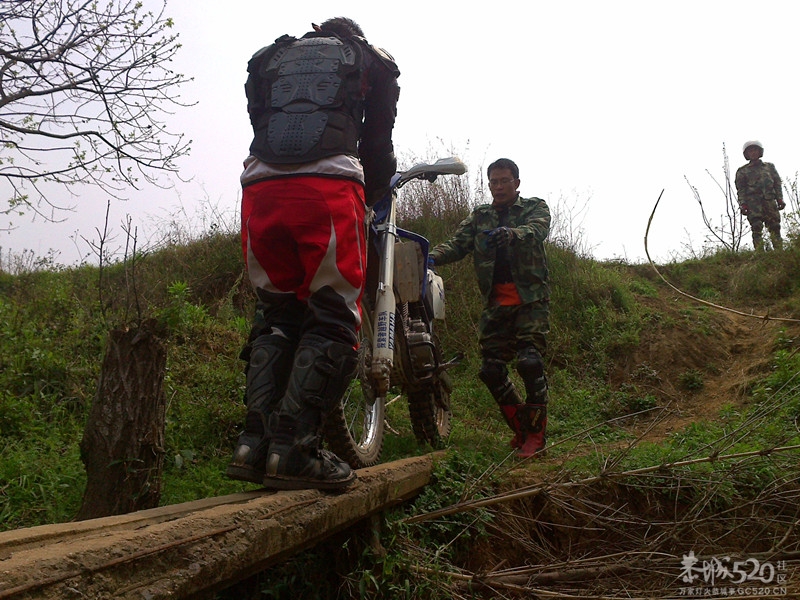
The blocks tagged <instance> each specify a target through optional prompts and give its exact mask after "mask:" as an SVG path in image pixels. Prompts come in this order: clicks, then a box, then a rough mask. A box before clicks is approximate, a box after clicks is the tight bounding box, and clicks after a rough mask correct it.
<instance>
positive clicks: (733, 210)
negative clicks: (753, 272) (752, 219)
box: [686, 144, 745, 252]
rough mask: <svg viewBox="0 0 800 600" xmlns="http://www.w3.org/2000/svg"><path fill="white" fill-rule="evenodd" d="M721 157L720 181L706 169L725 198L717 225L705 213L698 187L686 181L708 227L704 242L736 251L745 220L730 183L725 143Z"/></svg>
mask: <svg viewBox="0 0 800 600" xmlns="http://www.w3.org/2000/svg"><path fill="white" fill-rule="evenodd" d="M722 158H723V164H722V173H723V176H724V178H723V179H722V181H721V182H720V181H718V180H717V179H716V178H715V177H714V176H713V175H712V174H711V172H710V171H708V170H706V173H708V176H709V177H711V180H712V181H713V182H714V183H715V184H717V187H718V188H719V190H720V191H721V192H722V195H723V197H724V199H725V206H724V212H723V213H722V214H721V215H720V222H719V224H718V225H717V224H715V223H714V222H713V220H712V219H711V218H710V217H709V216H708V213H706V209H705V207H704V206H703V199H702V198H701V196H700V192H699V191H698V189H697V188H696V187H695V186H693V185H692V184H691V183H690V182H689V179H688V178H686V183H687V184H689V187H690V188H691V190H692V194H694V198H695V200H697V203H698V204H699V205H700V212H701V213H702V215H703V222H704V223H705V225H706V229H708V235H707V236H706V244H707V245H710V246H722V247H723V248H725V249H726V250H730V251H731V252H738V251H739V248H740V246H741V244H742V238H743V237H744V228H745V221H744V219H743V218H742V214H741V212H740V211H739V201H738V199H737V197H736V192H735V190H734V186H733V185H731V168H730V162H729V161H728V152H727V150H726V149H725V144H723V145H722Z"/></svg>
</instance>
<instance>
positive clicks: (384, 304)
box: [371, 202, 397, 396]
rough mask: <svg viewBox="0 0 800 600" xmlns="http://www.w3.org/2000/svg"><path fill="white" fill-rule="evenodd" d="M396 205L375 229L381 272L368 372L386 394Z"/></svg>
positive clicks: (391, 353) (391, 348) (390, 352)
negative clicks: (370, 362)
mask: <svg viewBox="0 0 800 600" xmlns="http://www.w3.org/2000/svg"><path fill="white" fill-rule="evenodd" d="M395 216H396V215H395V205H394V202H392V205H391V208H390V209H389V217H388V218H387V219H386V222H385V223H384V224H383V225H382V226H381V227H380V228H379V229H378V235H379V243H378V247H379V248H380V257H381V262H380V273H379V277H378V289H377V293H376V298H375V320H374V323H375V331H374V334H375V339H374V340H373V346H372V367H371V375H372V378H373V381H374V382H375V388H376V392H377V394H378V395H379V396H385V395H386V393H387V392H388V391H389V379H390V376H391V374H392V365H393V361H394V344H395V339H394V330H395V326H396V323H395V311H396V308H397V301H396V299H395V297H394V245H395V242H396V241H397V225H396V224H395Z"/></svg>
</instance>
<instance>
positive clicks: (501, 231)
mask: <svg viewBox="0 0 800 600" xmlns="http://www.w3.org/2000/svg"><path fill="white" fill-rule="evenodd" d="M513 239H514V233H513V232H512V231H511V230H510V229H509V228H508V227H498V228H497V229H492V230H491V231H490V232H489V239H488V240H487V241H486V244H487V245H488V246H489V248H505V247H506V246H508V245H509V244H510V243H511V242H512V240H513Z"/></svg>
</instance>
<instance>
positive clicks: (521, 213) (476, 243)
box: [430, 196, 550, 306]
mask: <svg viewBox="0 0 800 600" xmlns="http://www.w3.org/2000/svg"><path fill="white" fill-rule="evenodd" d="M498 226H499V216H498V213H497V210H495V209H494V208H493V207H492V205H491V204H482V205H480V206H478V207H476V208H475V210H473V211H472V214H470V216H468V217H467V218H466V219H464V220H463V221H462V222H461V224H460V225H459V226H458V229H457V230H456V232H455V233H454V234H453V236H452V237H451V238H450V239H449V240H447V241H446V242H443V243H441V244H439V245H438V246H436V247H435V248H434V249H433V250H432V251H431V253H430V255H431V256H432V257H433V259H434V261H436V264H437V265H446V264H448V263H452V262H456V261H459V260H461V259H462V258H464V257H465V256H466V255H467V254H469V253H470V252H472V260H473V263H474V265H475V275H476V276H477V278H478V287H479V288H480V291H481V294H482V296H483V299H484V303H485V304H486V305H487V306H488V305H489V298H490V296H491V293H492V277H493V274H494V263H495V257H496V255H497V250H495V249H493V248H490V247H489V246H488V245H487V243H486V242H487V239H488V237H489V236H488V231H491V230H492V229H495V228H496V227H498ZM506 226H507V227H510V228H511V231H512V233H513V235H514V237H513V240H512V242H511V245H510V246H509V251H508V252H509V258H510V261H511V273H512V276H513V279H514V283H515V285H516V286H517V291H518V292H519V295H520V298H522V301H523V302H524V303H528V302H536V301H537V300H542V299H546V298H549V296H550V288H549V285H548V279H549V271H548V268H547V255H546V253H545V249H544V241H545V239H547V236H548V234H549V233H550V209H549V208H548V206H547V203H546V202H545V201H544V200H542V199H541V198H523V197H522V196H518V197H517V200H516V202H514V204H512V205H511V206H510V207H509V214H508V223H507V225H506Z"/></svg>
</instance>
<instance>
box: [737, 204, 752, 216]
mask: <svg viewBox="0 0 800 600" xmlns="http://www.w3.org/2000/svg"><path fill="white" fill-rule="evenodd" d="M739 208H741V209H742V214H743V215H744V216H747V215H749V214H750V207H749V206H747V204H742V205H741V206H739Z"/></svg>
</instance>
